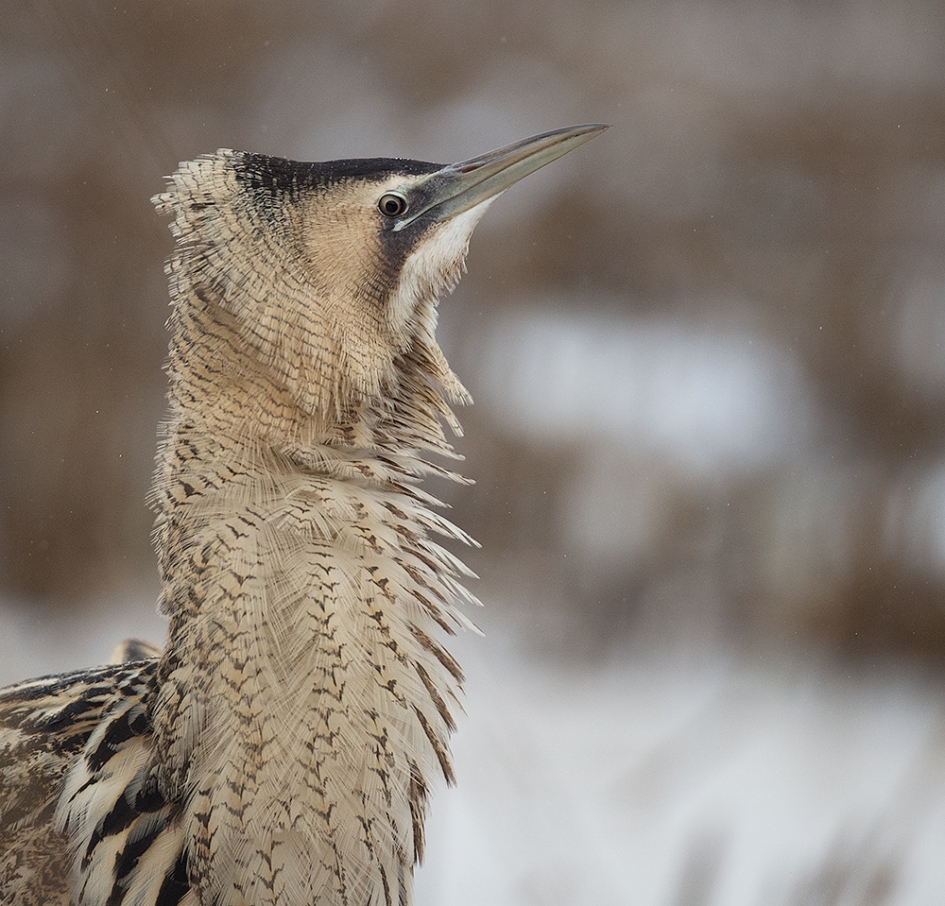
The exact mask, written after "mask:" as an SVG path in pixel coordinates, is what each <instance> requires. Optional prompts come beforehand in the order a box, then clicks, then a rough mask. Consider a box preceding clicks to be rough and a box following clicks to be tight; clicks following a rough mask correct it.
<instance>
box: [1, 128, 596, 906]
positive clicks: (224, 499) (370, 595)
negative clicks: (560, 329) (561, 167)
mask: <svg viewBox="0 0 945 906" xmlns="http://www.w3.org/2000/svg"><path fill="white" fill-rule="evenodd" d="M605 128H607V127H606V126H604V125H600V124H590V125H582V126H574V127H568V128H565V129H557V130H553V131H550V132H546V133H542V134H540V135H537V136H533V137H531V138H528V139H525V140H523V141H520V142H516V143H514V144H511V145H508V146H506V147H504V148H501V149H499V150H497V151H493V152H490V153H488V154H485V155H481V156H479V157H475V158H472V159H470V160H465V161H462V162H460V163H456V164H451V165H446V166H443V165H441V164H434V163H428V162H423V161H416V160H402V159H388V158H369V159H346V160H334V161H328V162H316V163H303V162H297V161H292V160H286V159H282V158H277V157H269V156H266V155H262V154H256V153H250V152H244V151H233V150H225V149H224V150H219V151H217V152H215V153H212V154H208V155H204V156H202V157H199V158H197V159H195V160H192V161H189V162H185V163H182V164H181V165H180V166H179V168H178V169H177V171H176V172H175V173H174V174H173V175H172V176H170V177H168V183H167V187H166V190H165V191H164V192H162V193H161V194H159V195H156V196H155V197H154V199H152V200H153V202H154V204H155V206H156V208H157V210H158V212H159V213H161V214H165V215H169V216H170V218H171V224H170V229H171V232H172V234H173V237H174V241H175V243H174V251H173V254H172V257H171V258H170V259H169V262H168V265H167V268H166V271H167V274H168V279H169V285H170V298H171V315H170V318H169V321H168V328H169V333H170V344H169V347H170V352H169V358H168V364H167V374H168V380H169V391H168V400H169V405H168V411H169V414H168V416H167V419H166V421H165V423H164V424H163V427H162V429H161V439H160V442H159V450H158V456H157V468H156V474H155V480H154V483H153V487H152V491H151V495H150V503H151V505H152V507H153V508H154V510H155V512H156V527H155V547H156V551H157V558H158V563H159V571H160V576H161V592H160V600H159V609H160V611H161V612H162V613H163V614H164V615H165V616H166V617H167V619H168V630H167V639H166V642H165V644H164V645H163V646H159V647H158V646H152V645H150V644H149V643H146V642H141V641H137V640H132V641H131V642H128V643H125V644H123V645H121V646H119V648H118V649H117V650H116V652H115V654H114V656H113V660H115V661H117V663H109V664H105V665H103V666H100V667H96V668H92V669H87V670H81V671H78V672H74V673H69V674H64V675H57V676H49V677H44V678H40V679H35V680H29V681H26V682H22V683H19V684H16V685H13V686H10V687H7V688H6V689H4V690H0V904H8V906H38V904H46V906H49V904H53V906H80V904H81V906H176V904H180V906H250V904H252V906H263V904H266V906H301V904H308V906H311V904H317V906H409V904H410V903H411V902H412V887H413V872H414V868H415V866H416V864H417V863H418V862H419V860H420V859H421V857H422V855H423V849H424V820H425V815H426V810H427V803H428V799H429V796H430V793H431V790H432V789H433V787H434V785H436V784H438V783H441V782H443V780H445V781H446V783H452V782H453V781H454V769H453V765H452V762H451V756H450V750H449V737H450V734H451V732H452V731H453V730H454V728H455V725H456V721H455V717H454V715H455V714H457V713H459V711H460V710H461V707H462V706H461V694H462V684H463V673H462V670H461V668H460V665H459V664H458V663H457V661H456V660H455V659H454V658H453V657H452V656H451V655H450V653H449V652H448V651H447V648H446V641H445V639H447V638H448V637H449V636H450V635H453V634H455V633H456V631H457V630H458V629H460V628H463V627H470V626H472V623H471V621H470V620H469V618H468V617H467V616H466V609H465V608H466V605H468V604H471V603H476V599H475V597H474V596H473V595H472V593H471V592H469V591H468V590H467V588H466V585H465V583H466V581H467V580H468V579H469V578H470V577H471V575H472V574H471V572H470V571H469V570H468V569H467V568H466V567H465V565H464V564H463V563H462V561H461V560H460V559H459V558H458V557H457V556H456V555H455V554H453V553H452V552H451V551H450V550H449V549H448V545H450V544H451V543H453V542H459V543H467V544H468V543H472V540H471V539H470V538H469V537H468V536H467V535H466V534H465V533H464V532H463V531H462V530H461V529H459V528H457V527H456V526H454V525H453V524H452V523H451V522H450V521H448V520H447V519H446V518H444V517H443V515H442V514H441V512H440V508H441V505H440V503H439V501H438V500H437V499H436V498H435V497H433V496H432V495H431V494H429V492H427V491H425V490H424V489H423V488H422V487H421V482H422V479H424V478H425V477H427V476H431V475H438V476H441V477H446V478H449V479H453V480H457V481H462V480H463V479H462V478H461V476H460V475H459V474H458V473H457V472H456V471H455V469H454V468H453V462H454V461H455V460H456V459H458V458H459V457H458V456H457V454H456V453H455V451H454V449H453V446H452V445H451V443H450V440H449V439H448V434H447V432H448V431H450V432H452V433H454V434H456V435H458V434H459V433H460V426H459V423H458V421H457V419H456V416H455V414H454V407H456V406H458V405H461V404H466V403H468V402H470V398H469V394H468V393H467V391H466V390H465V389H464V387H463V385H462V384H461V383H460V381H459V379H458V378H457V377H456V376H455V375H454V373H453V371H452V370H451V368H450V366H449V364H448V363H447V361H446V358H445V356H444V354H443V352H442V350H441V349H440V347H439V345H438V343H437V340H436V323H437V304H438V300H439V298H440V297H441V296H442V295H443V294H445V293H446V292H448V291H450V290H452V288H453V287H454V285H455V284H456V282H457V280H458V279H459V277H460V274H461V273H462V271H463V269H464V267H465V257H466V252H467V248H468V245H469V240H470V236H471V234H472V231H473V229H474V227H475V226H476V224H477V223H478V221H479V219H480V218H481V216H482V215H483V213H484V212H485V210H486V209H487V208H488V207H489V205H490V204H491V203H492V202H493V201H494V200H495V199H496V198H497V197H498V195H500V194H501V193H502V192H504V191H505V190H506V189H507V188H508V187H509V186H511V185H512V184H513V183H515V182H517V181H518V180H520V179H522V178H523V177H524V176H527V175H528V174H529V173H532V172H534V171H535V170H537V169H539V168H540V167H542V166H544V165H545V164H548V163H550V162H551V161H553V160H555V159H557V158H559V157H560V156H562V155H563V154H565V153H567V152H568V151H570V150H572V149H573V148H575V147H577V146H578V145H580V144H582V143H584V142H586V141H588V140H590V139H592V138H594V137H595V136H597V135H599V134H600V133H601V132H602V131H603V130H604V129H605Z"/></svg>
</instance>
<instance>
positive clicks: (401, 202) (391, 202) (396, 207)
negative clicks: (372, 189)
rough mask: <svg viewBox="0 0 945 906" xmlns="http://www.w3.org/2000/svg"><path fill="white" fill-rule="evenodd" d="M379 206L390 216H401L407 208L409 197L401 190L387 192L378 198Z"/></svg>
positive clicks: (383, 212) (379, 208) (382, 211)
mask: <svg viewBox="0 0 945 906" xmlns="http://www.w3.org/2000/svg"><path fill="white" fill-rule="evenodd" d="M377 207H378V210H379V211H380V212H381V213H382V214H386V215H387V216H388V217H399V216H400V215H401V214H403V213H404V211H406V210H407V199H406V198H404V196H403V195H401V194H400V193H399V192H385V193H384V194H383V195H382V196H381V197H380V199H379V200H378V202H377Z"/></svg>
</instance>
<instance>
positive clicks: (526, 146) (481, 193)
mask: <svg viewBox="0 0 945 906" xmlns="http://www.w3.org/2000/svg"><path fill="white" fill-rule="evenodd" d="M609 128H610V127H609V126H607V125H604V124H602V123H592V124H589V125H585V126H568V127H567V128H565V129H555V130H553V131H552V132H543V133H542V134H541V135H533V136H532V137H531V138H526V139H523V140H522V141H520V142H515V144H513V145H507V146H506V147H504V148H499V149H498V150H497V151H490V152H489V153H488V154H483V155H482V156H480V157H474V158H472V159H470V160H464V161H462V162H461V163H458V164H449V165H448V166H446V167H443V168H442V169H441V170H437V171H436V172H435V173H431V174H429V175H428V176H424V177H421V178H420V179H418V180H416V181H415V182H413V183H411V184H410V186H409V187H408V186H405V187H404V188H405V189H408V188H409V190H410V192H411V194H414V193H415V192H416V193H417V195H418V196H419V198H422V202H421V203H420V204H418V205H417V206H416V208H413V209H410V210H408V211H407V212H406V215H405V216H404V217H403V219H401V220H400V221H399V222H398V223H397V225H396V226H395V227H394V229H395V230H401V229H403V228H404V227H405V226H407V225H408V224H410V223H412V222H413V221H414V220H416V219H417V218H418V217H420V216H421V215H422V214H425V213H426V212H427V211H430V210H434V209H435V215H436V219H437V220H440V221H442V220H448V219H449V218H450V217H455V216H456V215H457V214H462V213H463V211H468V210H469V209H470V208H474V207H475V206H476V205H478V204H481V203H482V202H484V201H486V200H488V199H489V198H492V197H493V196H495V195H498V194H499V193H500V192H504V191H505V190H506V189H507V188H508V187H509V186H511V185H512V184H513V183H516V182H518V181H519V180H520V179H523V178H524V177H526V176H528V174H529V173H534V172H535V171H536V170H538V169H540V168H541V167H543V166H545V164H550V163H551V162H552V161H553V160H557V159H558V158H559V157H561V156H562V155H564V154H567V153H568V152H569V151H572V150H573V149H574V148H576V147H577V146H578V145H583V144H584V142H587V141H590V140H591V139H592V138H594V136H596V135H600V134H601V132H603V131H604V130H605V129H609Z"/></svg>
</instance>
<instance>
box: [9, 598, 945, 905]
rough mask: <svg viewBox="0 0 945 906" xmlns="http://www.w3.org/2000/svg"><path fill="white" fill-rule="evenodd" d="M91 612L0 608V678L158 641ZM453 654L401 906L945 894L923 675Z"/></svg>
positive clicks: (936, 693)
mask: <svg viewBox="0 0 945 906" xmlns="http://www.w3.org/2000/svg"><path fill="white" fill-rule="evenodd" d="M105 616H106V624H107V625H106V627H104V628H99V627H90V626H87V625H85V626H80V625H79V624H76V625H75V626H73V627H67V628H66V629H65V631H63V628H62V627H61V626H60V627H50V626H46V625H41V624H36V623H34V622H32V621H31V620H30V619H29V617H28V615H27V614H26V612H24V611H22V610H20V611H8V610H0V627H2V632H0V682H9V681H12V680H14V679H18V678H25V677H26V676H27V675H30V674H36V673H41V672H47V671H49V670H53V669H57V668H58V669H66V668H70V667H74V666H79V665H80V664H82V663H92V662H95V661H98V660H101V659H103V658H104V657H106V656H107V653H108V650H109V649H110V647H111V645H112V644H113V642H114V641H116V640H117V639H118V638H119V636H121V635H123V634H137V635H146V636H149V637H151V638H154V639H159V638H160V637H161V629H160V627H161V623H160V620H159V619H158V618H157V617H156V616H153V615H152V609H151V607H150V606H149V605H147V604H146V603H145V602H144V601H142V602H141V605H140V606H139V607H136V608H134V609H133V612H132V613H131V614H126V615H125V616H124V617H119V616H118V612H117V611H114V612H112V613H110V614H109V613H107V612H106V615H105ZM53 629H55V631H52V630H53ZM453 648H454V649H455V650H456V652H457V653H458V654H459V656H460V660H461V662H462V663H463V666H464V667H465V668H466V672H467V675H468V697H467V712H468V714H467V717H466V718H465V719H464V720H463V721H462V725H461V727H460V732H459V734H458V735H457V737H456V740H455V746H454V751H455V755H456V762H457V773H458V777H459V785H458V787H457V788H456V789H452V790H439V791H438V792H437V794H436V795H435V797H434V800H433V807H432V816H431V821H430V824H429V827H428V835H427V837H428V849H427V857H426V860H425V861H426V864H425V866H424V867H423V868H422V869H421V871H420V873H419V876H418V892H417V903H418V906H434V904H449V906H466V904H469V906H472V904H475V906H484V904H489V906H512V904H515V906H532V904H534V906H558V904H561V906H565V904H567V906H585V904H586V906H628V904H630V906H636V904H640V906H715V904H719V906H721V904H725V906H762V904H764V906H801V904H804V906H811V904H813V906H818V904H824V906H826V904H837V906H852V904H858V906H867V904H897V906H899V904H901V906H907V904H908V906H928V904H932V903H941V902H945V852H943V850H945V703H943V701H942V695H941V690H940V688H938V687H937V686H936V685H934V684H932V683H930V682H927V681H923V680H921V679H919V678H917V677H916V676H910V675H907V674H905V673H896V672H892V671H879V672H874V673H867V674H863V675H859V676H856V677H850V676H842V675H838V674H837V673H836V672H832V671H831V670H828V669H826V668H822V667H817V666H811V665H798V664H789V663H777V664H776V663H771V662H763V661H758V662H756V663H752V664H748V663H745V662H744V660H738V659H733V658H731V657H727V656H725V655H724V654H723V653H722V652H719V651H711V652H703V653H701V654H698V655H696V654H693V652H691V651H690V652H681V651H667V650H651V651H648V652H645V653H636V654H629V653H628V654H626V655H624V656H622V657H621V658H620V659H616V660H612V661H611V662H609V663H607V664H604V665H596V666H586V665H585V666H584V667H577V666H574V665H561V664H553V663H549V662H548V661H547V660H544V661H542V660H538V659H534V658H529V657H528V656H525V655H523V654H522V653H521V652H520V651H519V650H518V649H517V647H516V646H515V644H514V643H512V642H510V641H509V636H508V634H504V633H503V632H502V630H501V628H500V627H499V626H496V625H493V626H492V627H491V628H490V630H489V636H488V638H485V639H481V638H477V637H475V636H472V635H469V636H467V637H465V638H460V639H458V640H456V643H455V644H454V646H453Z"/></svg>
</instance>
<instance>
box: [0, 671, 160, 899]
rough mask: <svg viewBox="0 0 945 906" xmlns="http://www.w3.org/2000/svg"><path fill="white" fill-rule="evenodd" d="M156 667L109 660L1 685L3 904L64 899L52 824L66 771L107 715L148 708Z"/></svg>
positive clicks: (61, 854)
mask: <svg viewBox="0 0 945 906" xmlns="http://www.w3.org/2000/svg"><path fill="white" fill-rule="evenodd" d="M156 667H157V660H156V659H148V660H142V661H137V662H133V663H125V664H117V665H115V664H112V665H107V666H104V667H97V668H94V669H91V670H81V671H77V672H74V673H68V674H61V675H56V676H46V677H41V678H39V679H34V680H27V681H25V682H21V683H17V684H15V685H13V686H8V687H6V688H4V689H0V904H6V903H9V904H17V906H32V904H33V903H34V902H35V903H37V904H39V903H40V902H43V903H58V902H61V903H68V902H69V894H68V892H67V890H66V878H67V876H68V874H69V871H68V865H67V862H66V858H67V857H66V852H67V847H66V846H65V841H64V839H63V837H62V835H61V834H60V833H59V832H58V831H57V830H56V826H55V818H56V809H57V807H58V804H59V799H60V796H61V794H62V790H63V785H64V783H65V778H66V775H67V774H68V772H69V771H70V770H71V769H72V768H73V767H74V766H75V764H76V762H77V761H78V760H79V758H80V757H81V755H82V752H83V750H84V749H85V748H86V746H87V744H88V742H89V738H90V736H91V735H92V734H93V733H94V731H95V730H96V729H97V728H100V725H101V724H102V721H103V717H104V716H105V715H107V714H108V713H109V712H110V711H114V710H115V708H116V706H118V705H121V710H122V711H123V712H127V710H128V709H129V706H131V708H130V709H131V710H134V711H139V712H140V711H143V710H144V709H145V708H146V702H147V699H148V694H149V690H150V689H151V688H152V679H153V677H154V675H155V672H156ZM55 891H60V893H59V897H60V898H58V899H57V895H56V893H55ZM37 897H40V898H39V899H37Z"/></svg>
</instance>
